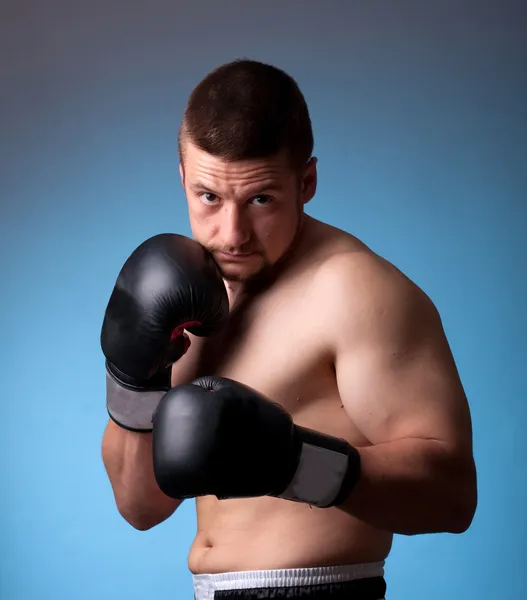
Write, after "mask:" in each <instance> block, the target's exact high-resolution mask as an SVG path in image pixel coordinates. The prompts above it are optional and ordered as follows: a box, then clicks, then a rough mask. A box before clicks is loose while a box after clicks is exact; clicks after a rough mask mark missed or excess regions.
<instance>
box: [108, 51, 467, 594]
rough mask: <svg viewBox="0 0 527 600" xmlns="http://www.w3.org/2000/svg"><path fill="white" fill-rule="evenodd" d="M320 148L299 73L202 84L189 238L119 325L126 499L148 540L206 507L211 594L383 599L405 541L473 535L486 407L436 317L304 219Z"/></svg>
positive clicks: (189, 192) (365, 251) (235, 76)
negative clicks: (472, 396) (181, 509)
mask: <svg viewBox="0 0 527 600" xmlns="http://www.w3.org/2000/svg"><path fill="white" fill-rule="evenodd" d="M312 149H313V136H312V130H311V123H310V118H309V114H308V109H307V107H306V104H305V101H304V98H303V96H302V94H301V92H300V91H299V89H298V87H297V85H296V84H295V82H294V81H293V80H292V79H291V78H290V77H289V76H287V75H286V74H285V73H283V72H282V71H280V70H279V69H276V68H274V67H271V66H268V65H263V64H261V63H257V62H254V61H248V60H244V61H234V62H233V63H229V64H227V65H223V66H221V67H219V68H218V69H215V70H214V71H213V72H212V73H210V74H209V75H208V76H207V77H205V79H204V80H203V81H202V82H201V83H200V84H199V85H198V86H197V87H196V89H195V90H194V91H193V92H192V94H191V96H190V98H189V102H188V106H187V109H186V111H185V115H184V118H183V122H182V127H181V132H180V172H181V178H182V184H183V187H184V190H185V193H186V196H187V200H188V208H189V217H190V224H191V228H192V234H193V238H194V239H193V240H190V239H188V238H184V237H182V236H177V235H175V234H174V235H170V234H167V235H165V236H156V237H155V238H152V239H151V240H148V241H147V242H145V244H143V245H142V246H141V247H140V249H139V250H138V251H136V252H135V253H133V254H132V255H131V257H130V259H129V260H128V261H127V263H126V265H125V267H123V270H122V271H121V274H120V276H119V279H118V282H117V284H116V287H115V289H114V292H113V294H112V297H111V299H110V302H109V306H108V309H107V313H106V315H105V322H104V325H103V332H102V345H103V350H104V352H105V355H106V358H107V371H108V376H107V381H108V397H107V403H108V410H109V413H110V416H111V417H112V418H111V419H110V420H109V422H108V426H107V428H106V431H105V433H104V437H103V444H102V452H103V460H104V464H105V466H106V469H107V473H108V476H109V480H110V482H111V485H112V489H113V492H114V496H115V501H116V505H117V508H118V509H119V511H120V513H121V514H122V516H123V517H124V518H125V519H126V520H127V521H128V522H129V523H130V524H131V525H132V526H134V527H136V528H137V529H140V530H145V529H149V528H151V527H154V526H156V525H157V524H159V523H161V522H163V521H164V520H166V519H167V518H168V517H169V516H170V515H172V514H173V513H174V511H175V510H176V509H177V507H178V506H179V505H180V504H181V502H182V501H183V500H184V499H185V498H196V509H197V519H198V521H197V522H198V531H197V535H196V537H195V540H194V543H193V545H192V548H191V551H190V554H189V560H188V565H189V569H190V571H191V572H192V573H193V576H194V581H195V594H196V596H195V597H196V598H197V599H199V600H201V599H205V598H207V599H212V598H220V597H221V598H224V599H225V598H238V599H245V598H271V597H272V598H279V597H286V596H287V593H291V590H289V592H288V591H287V590H288V589H289V587H291V586H295V587H296V588H297V589H296V592H295V596H294V597H295V598H304V597H306V598H307V597H309V598H310V599H315V598H359V599H371V600H379V599H380V598H383V596H384V593H385V585H386V584H385V581H384V571H383V566H384V561H385V559H386V557H387V556H388V554H389V552H390V548H391V544H392V537H393V535H394V534H396V533H399V534H403V535H416V534H420V533H434V532H450V533H462V532H464V531H466V530H467V528H468V527H469V526H470V524H471V522H472V519H473V516H474V512H475V509H476V504H477V486H476V469H475V465H474V460H473V453H472V431H471V418H470V412H469V407H468V403H467V400H466V397H465V394H464V391H463V387H462V384H461V382H460V378H459V375H458V372H457V369H456V366H455V363H454V360H453V357H452V354H451V351H450V348H449V345H448V342H447V339H446V336H445V333H444V331H443V328H442V324H441V320H440V317H439V315H438V312H437V310H436V308H435V307H434V305H433V303H432V302H431V300H430V299H429V298H428V297H427V296H426V294H425V293H424V292H423V291H422V290H421V289H420V288H419V287H418V286H417V285H415V284H414V283H413V282H412V281H410V280H409V279H408V278H407V277H406V276H405V275H404V274H402V273H401V272H400V271H399V270H398V269H397V268H395V267H394V266H393V265H392V264H390V263H389V262H388V261H387V260H385V259H383V258H381V257H380V256H378V255H377V254H375V253H374V252H373V251H372V250H371V249H369V248H368V247H366V246H365V244H363V243H362V242H361V241H359V240H358V239H357V238H356V237H354V236H353V235H350V234H349V233H347V232H344V231H342V230H340V229H338V228H336V227H333V226H331V225H329V224H325V223H323V222H320V221H319V220H316V219H314V218H312V217H311V216H308V215H307V214H306V213H305V212H304V206H305V204H306V203H307V202H309V201H310V200H311V199H312V198H313V197H314V195H315V191H316V183H317V160H316V159H315V158H314V157H313V156H312ZM198 248H199V249H198ZM205 249H206V250H205ZM212 257H213V260H212ZM123 290H125V292H126V293H124V292H123ZM164 366H168V370H167V369H164V368H163V367H164ZM167 373H170V374H171V381H170V380H169V378H168V377H167V375H166V374H167ZM203 377H205V379H203ZM198 378H201V379H200V380H199V381H197V382H196V380H197V379H198ZM224 378H225V379H226V380H227V381H225V379H224ZM191 382H194V383H191ZM244 386H249V389H247V388H246V387H244ZM170 388H171V389H170ZM213 389H215V390H216V393H214V394H211V393H210V392H209V390H213ZM167 390H170V391H168V393H166V392H167ZM152 415H153V416H152ZM288 419H291V422H292V423H294V426H293V427H292V428H291V427H290V426H289V421H288ZM303 428H307V430H311V431H312V432H314V433H313V437H312V438H309V439H308V438H304V437H303V436H304V435H305V432H306V429H303ZM322 434H323V435H322ZM299 440H300V442H299ZM302 440H303V442H302ZM313 449H314V450H313ZM250 588H252V592H250V591H248V590H249V589H250ZM254 588H257V590H256V591H255V589H254ZM227 590H230V591H227ZM233 590H238V591H233ZM240 590H245V591H240ZM287 597H292V596H287Z"/></svg>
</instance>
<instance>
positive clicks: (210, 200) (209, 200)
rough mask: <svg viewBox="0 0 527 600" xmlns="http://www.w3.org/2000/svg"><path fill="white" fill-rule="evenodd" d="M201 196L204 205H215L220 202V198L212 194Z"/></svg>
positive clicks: (207, 193) (204, 193)
mask: <svg viewBox="0 0 527 600" xmlns="http://www.w3.org/2000/svg"><path fill="white" fill-rule="evenodd" d="M199 196H200V198H201V200H202V201H203V203H204V204H215V203H216V202H217V200H218V196H216V194H213V193H211V192H203V193H201V194H199Z"/></svg>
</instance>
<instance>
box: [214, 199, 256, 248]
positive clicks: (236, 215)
mask: <svg viewBox="0 0 527 600" xmlns="http://www.w3.org/2000/svg"><path fill="white" fill-rule="evenodd" d="M222 212H223V214H222V221H221V230H220V234H221V241H222V244H223V246H224V248H225V249H226V250H229V249H230V250H234V249H238V248H241V247H242V246H243V245H244V244H247V243H248V242H249V240H250V239H251V222H250V219H249V217H248V215H247V214H246V212H245V207H244V206H238V205H236V204H227V203H225V206H224V208H223V211H222Z"/></svg>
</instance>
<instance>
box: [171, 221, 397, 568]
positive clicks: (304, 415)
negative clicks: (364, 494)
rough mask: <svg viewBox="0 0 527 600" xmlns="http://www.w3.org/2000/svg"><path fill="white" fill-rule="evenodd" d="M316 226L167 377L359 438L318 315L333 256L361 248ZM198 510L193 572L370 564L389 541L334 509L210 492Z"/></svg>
mask: <svg viewBox="0 0 527 600" xmlns="http://www.w3.org/2000/svg"><path fill="white" fill-rule="evenodd" d="M314 223H316V225H315V224H314ZM314 223H313V222H312V223H311V228H312V229H313V236H314V238H316V239H313V240H311V243H310V244H309V252H304V253H302V260H300V261H297V262H292V263H291V267H288V268H287V269H286V270H285V271H284V273H283V274H282V275H281V276H280V277H279V278H278V279H277V281H275V282H274V283H273V285H272V286H270V287H269V289H267V290H264V291H262V292H260V293H259V294H257V295H256V296H254V297H251V298H245V299H242V300H241V302H240V303H239V305H238V306H237V307H236V303H234V310H233V312H232V313H231V319H230V322H229V326H228V329H227V330H226V331H224V332H222V334H221V335H218V336H215V337H212V338H196V337H194V336H191V340H192V345H191V348H190V350H189V352H188V353H187V355H186V356H185V357H183V358H182V359H181V360H180V361H178V363H176V365H175V366H174V371H173V373H174V374H173V382H174V383H176V382H177V383H182V382H184V381H189V380H192V379H194V378H195V377H198V376H201V375H211V374H212V375H219V376H223V377H229V378H232V379H235V380H237V381H240V382H242V383H245V384H247V385H249V386H251V387H253V388H255V389H257V390H258V391H259V392H261V393H262V394H264V395H266V396H268V397H269V398H271V399H273V400H274V401H276V402H279V403H281V404H282V405H283V406H284V408H286V409H287V410H288V412H289V413H290V414H291V415H292V416H293V419H294V422H295V423H297V424H298V425H303V426H305V427H310V428H312V429H316V430H318V431H322V432H324V433H328V434H331V435H334V436H337V437H341V438H345V439H346V440H348V441H349V442H350V443H351V444H356V445H359V444H364V443H367V441H366V440H365V439H364V437H363V436H362V435H361V433H360V431H358V430H357V428H356V427H354V424H353V420H352V417H353V415H351V416H350V415H349V414H346V413H344V412H343V407H342V404H341V401H340V398H339V394H338V389H337V383H336V379H335V372H334V367H333V364H332V360H331V356H330V354H329V352H328V351H327V348H326V347H325V337H324V331H323V329H322V325H321V322H322V319H320V318H319V316H320V314H321V311H324V293H325V291H324V290H321V289H320V287H317V285H316V283H317V282H316V279H317V272H318V270H320V269H323V268H324V263H325V262H326V261H327V259H328V258H329V257H331V255H332V254H334V253H337V252H342V251H351V252H353V251H355V252H364V251H367V249H365V248H364V246H362V245H361V244H360V242H358V241H357V240H355V238H352V237H351V236H349V235H348V234H345V233H343V232H340V231H338V230H334V229H333V228H330V227H329V226H326V225H323V224H321V223H318V222H314ZM196 507H197V523H198V531H197V535H196V537H195V540H194V543H193V545H192V547H191V550H190V554H189V559H188V564H189V569H190V571H191V572H193V573H218V572H225V571H243V570H257V569H280V568H295V567H310V566H324V565H335V564H353V563H364V562H373V561H379V560H383V559H384V558H385V557H386V556H387V555H388V553H389V551H390V548H391V543H392V536H391V534H389V533H387V532H382V531H378V530H375V529H373V528H371V527H370V526H368V525H366V524H365V523H363V522H361V521H358V520H356V519H354V518H353V517H351V516H350V515H348V514H346V513H345V512H344V511H341V510H340V509H338V508H329V509H319V508H315V507H310V506H308V505H304V504H300V503H296V502H289V501H286V500H282V499H277V498H270V497H264V498H254V499H242V500H235V499H234V500H221V501H220V500H218V499H217V498H216V497H210V496H207V497H203V498H198V499H197V501H196Z"/></svg>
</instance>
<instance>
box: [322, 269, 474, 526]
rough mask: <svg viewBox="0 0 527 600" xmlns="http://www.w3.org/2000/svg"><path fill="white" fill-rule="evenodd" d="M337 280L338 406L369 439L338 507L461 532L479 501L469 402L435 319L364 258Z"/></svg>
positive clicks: (382, 522) (427, 304) (394, 276)
mask: <svg viewBox="0 0 527 600" xmlns="http://www.w3.org/2000/svg"><path fill="white" fill-rule="evenodd" d="M346 267H347V268H349V269H350V271H349V272H350V273H351V269H352V268H353V265H349V264H348V265H346V264H345V261H344V264H341V265H340V267H339V268H338V269H337V271H340V278H339V279H338V282H337V283H335V286H336V287H337V288H340V289H338V291H337V290H336V291H335V294H332V296H333V297H335V298H338V300H337V301H336V302H337V303H338V304H337V305H335V306H334V313H333V318H334V317H338V318H337V319H336V320H335V323H337V322H338V326H337V327H336V328H335V329H334V331H333V339H334V341H335V345H334V349H335V368H336V375H337V382H338V388H339V391H340V394H341V398H342V401H343V406H344V409H345V410H346V411H347V413H348V414H349V416H350V418H351V419H352V420H353V422H354V423H355V425H356V426H357V427H358V428H359V429H360V430H361V432H362V433H363V435H364V436H365V438H366V439H367V440H368V441H369V444H368V445H365V446H363V447H361V448H359V452H360V455H361V462H362V475H361V478H360V480H359V483H358V485H357V486H356V487H355V489H354V490H353V492H352V493H351V495H350V496H349V498H348V499H347V501H346V502H345V503H344V504H343V505H342V506H341V508H342V509H343V510H346V511H347V512H349V513H351V514H353V515H355V516H356V517H358V518H360V519H361V520H363V521H365V522H368V523H370V524H371V525H373V526H375V527H377V528H379V529H384V530H387V531H391V532H394V533H401V534H406V535H413V534H419V533H434V532H451V533H462V532H463V531H465V530H466V529H467V528H468V527H469V526H470V524H471V522H472V519H473V516H474V513H475V510H476V505H477V484H476V469H475V464H474V460H473V455H472V430H471V418H470V413H469V407H468V403H467V400H466V397H465V393H464V391H463V388H462V384H461V381H460V378H459V375H458V372H457V369H456V366H455V363H454V359H453V357H452V354H451V351H450V348H449V345H448V342H447V339H446V336H445V333H444V331H443V327H442V324H441V320H440V317H439V315H438V313H437V311H436V309H435V307H434V306H433V304H432V302H431V301H430V299H429V298H428V297H427V296H426V295H425V294H424V293H423V292H422V291H421V290H419V288H417V286H414V285H413V284H411V283H410V282H408V280H406V278H404V277H403V276H402V275H401V274H400V273H398V272H397V271H396V270H394V269H390V268H387V267H386V265H383V264H382V263H378V262H377V260H376V259H373V258H367V259H366V260H365V264H364V265H362V267H363V268H362V269H361V270H360V272H359V274H358V275H357V274H356V273H355V274H354V275H353V276H346V275H345V273H346Z"/></svg>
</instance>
